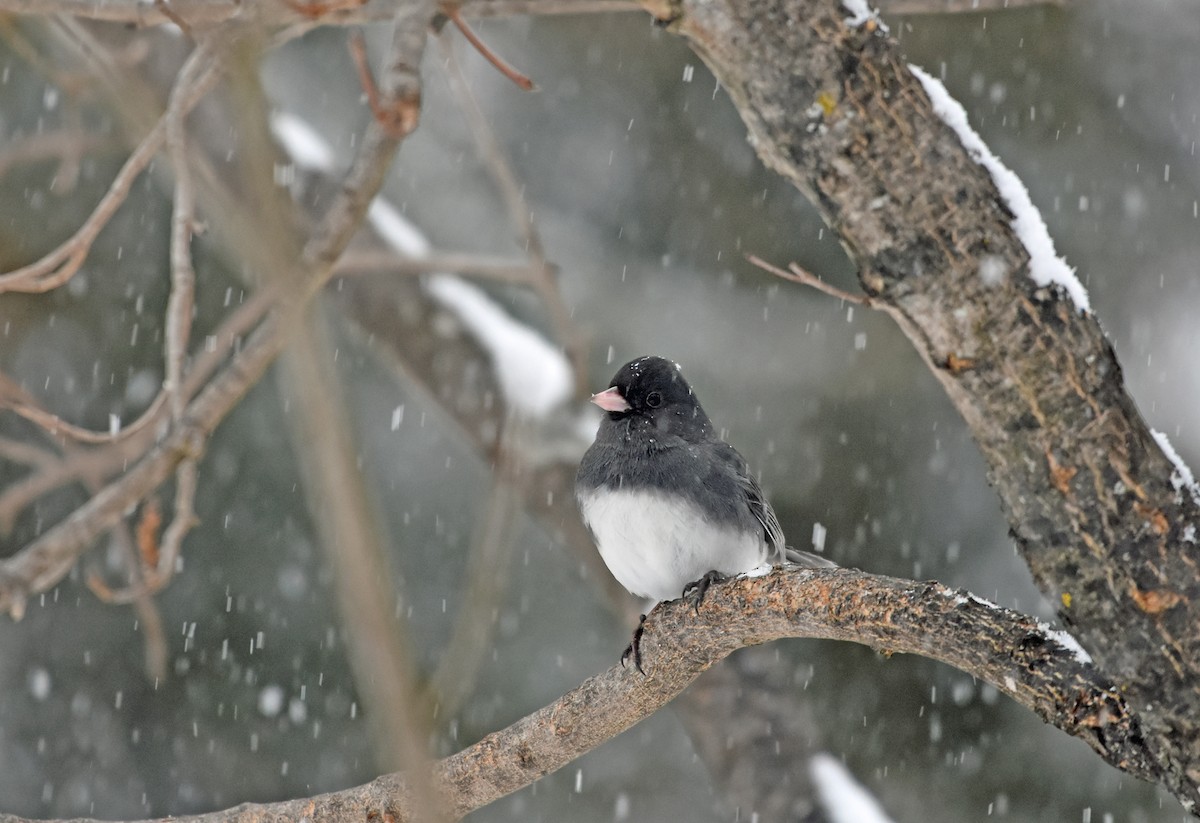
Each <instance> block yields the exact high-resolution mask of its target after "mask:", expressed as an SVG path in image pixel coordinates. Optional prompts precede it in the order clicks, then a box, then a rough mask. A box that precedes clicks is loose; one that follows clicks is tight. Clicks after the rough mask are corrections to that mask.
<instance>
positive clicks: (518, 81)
mask: <svg viewBox="0 0 1200 823" xmlns="http://www.w3.org/2000/svg"><path fill="white" fill-rule="evenodd" d="M445 13H446V16H447V17H449V18H450V22H452V23H453V24H454V27H455V28H457V29H458V30H459V31H460V32H462V36H463V37H465V38H467V42H468V43H470V44H471V45H472V46H474V47H475V51H477V52H479V53H480V54H481V55H483V59H485V60H487V61H488V62H489V63H491V64H492V66H493V67H495V69H496V71H498V72H500V73H501V74H503V75H504V76H505V77H507V78H508V79H509V80H511V81H512V82H513V83H514V84H515V85H516V86H517V87H518V88H520V89H523V90H525V91H536V90H537V86H535V85H534V84H533V81H532V80H530V79H529V78H528V77H526V76H525V75H524V74H522V73H521V72H519V71H517V70H516V69H514V68H513V67H512V66H510V65H509V64H508V63H506V62H505V61H504V58H502V57H501V56H500V55H498V54H496V52H494V51H492V50H491V48H489V47H488V45H487V43H485V42H483V40H481V39H480V37H479V35H478V34H476V33H475V31H474V29H472V28H471V27H470V26H469V25H467V21H466V20H464V19H463V16H462V15H461V14H459V13H458V9H456V8H455V7H454V6H446V7H445ZM443 42H444V41H443Z"/></svg>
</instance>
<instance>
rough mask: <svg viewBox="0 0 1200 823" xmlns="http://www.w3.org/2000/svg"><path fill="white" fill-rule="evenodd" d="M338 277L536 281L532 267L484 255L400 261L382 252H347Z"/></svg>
mask: <svg viewBox="0 0 1200 823" xmlns="http://www.w3.org/2000/svg"><path fill="white" fill-rule="evenodd" d="M336 271H337V274H338V275H339V276H340V275H348V276H350V275H358V274H368V273H386V274H398V275H420V274H435V273H438V272H454V273H455V274H461V275H464V276H466V277H474V278H478V279H480V280H493V281H495V282H498V283H510V284H518V285H532V284H533V283H535V282H536V281H537V279H538V274H537V273H536V272H535V270H534V267H533V266H532V265H531V264H530V263H529V262H528V261H525V260H516V259H514V260H505V259H504V258H499V257H494V256H492V255H486V254H470V253H467V252H446V253H438V252H434V253H433V254H432V255H430V256H429V257H421V258H415V257H403V256H401V255H399V254H396V253H395V252H393V251H388V250H385V249H380V250H370V251H348V252H346V253H345V254H344V255H342V258H341V259H340V260H339V261H338V264H337V268H336Z"/></svg>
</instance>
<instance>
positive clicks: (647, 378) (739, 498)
mask: <svg viewBox="0 0 1200 823" xmlns="http://www.w3.org/2000/svg"><path fill="white" fill-rule="evenodd" d="M592 402H593V403H595V404H596V405H597V406H599V407H600V408H602V409H604V411H605V412H607V414H605V416H604V419H603V420H601V422H600V429H599V431H598V432H597V433H596V440H595V442H594V443H593V444H592V446H591V448H589V449H588V450H587V453H586V454H584V456H583V460H582V462H581V463H580V464H579V473H578V474H577V475H576V477H575V496H576V498H577V499H578V501H579V509H580V512H581V513H582V515H583V520H584V523H586V524H587V527H588V529H589V530H590V531H591V533H592V537H593V538H594V539H595V541H596V546H597V547H598V548H599V549H600V556H601V557H603V558H604V562H605V564H606V565H607V566H608V569H609V571H611V572H612V574H613V577H615V578H616V579H617V582H618V583H620V584H621V585H622V586H624V587H625V588H626V589H627V590H629V592H630V593H632V594H635V595H638V596H640V597H648V598H652V599H654V600H672V599H674V598H676V597H681V596H688V597H690V598H692V600H693V603H694V604H695V606H696V608H697V609H698V608H699V605H700V601H701V600H702V599H703V597H704V593H705V591H706V590H707V589H708V587H709V586H710V585H711V584H712V583H714V582H717V581H720V580H724V579H726V578H728V577H730V576H732V575H736V574H741V573H743V572H750V571H755V570H758V569H763V570H765V569H766V568H767V567H768V565H774V564H779V563H783V562H785V561H792V562H796V563H800V564H802V565H808V566H832V565H835V564H833V563H831V562H830V561H828V560H825V559H824V558H822V557H819V556H817V555H813V554H809V553H808V552H799V551H796V550H794V549H790V548H787V547H786V546H785V543H784V537H783V530H782V529H781V528H780V527H779V519H778V518H777V517H776V516H775V512H774V510H773V509H772V508H771V504H770V503H768V502H767V500H766V498H765V497H764V496H763V493H762V489H761V488H760V487H759V485H758V482H757V481H756V480H755V479H754V476H753V475H752V474H751V473H750V470H749V467H748V466H747V465H746V460H745V459H744V458H743V457H742V456H741V455H740V454H739V453H738V451H737V450H736V449H735V448H734V447H733V446H731V445H729V444H728V443H726V442H725V441H724V440H722V439H721V438H720V437H719V436H717V434H716V432H714V431H713V425H712V422H711V421H710V420H709V419H708V415H707V414H705V413H704V409H703V408H702V407H701V406H700V401H699V400H697V399H696V395H695V393H694V392H693V391H692V389H691V386H689V385H688V383H687V381H686V380H684V378H683V375H682V374H681V373H680V370H679V366H678V365H676V364H675V363H672V362H671V361H670V360H667V359H665V358H662V357H639V358H638V359H636V360H631V361H630V362H628V363H626V364H625V365H624V366H622V367H621V368H620V370H619V371H618V372H617V373H616V375H615V376H614V377H613V379H612V382H611V383H610V384H609V388H608V389H606V390H604V391H602V392H599V393H598V394H595V395H593V396H592ZM642 621H643V622H644V621H645V615H643V616H642ZM641 633H642V625H641V623H639V625H638V628H637V630H636V631H635V632H634V637H633V642H632V643H630V645H629V648H627V649H626V650H625V654H624V655H622V656H621V661H622V662H624V661H625V660H626V659H627V658H628V657H629V655H631V654H632V655H633V658H634V662H635V664H636V665H637V667H638V669H641V651H640V649H639V641H640V639H641Z"/></svg>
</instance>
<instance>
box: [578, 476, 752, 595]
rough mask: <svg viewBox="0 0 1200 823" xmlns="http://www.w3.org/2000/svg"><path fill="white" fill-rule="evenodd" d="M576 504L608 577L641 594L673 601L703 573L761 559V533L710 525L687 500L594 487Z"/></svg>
mask: <svg viewBox="0 0 1200 823" xmlns="http://www.w3.org/2000/svg"><path fill="white" fill-rule="evenodd" d="M579 508H580V511H581V512H582V513H583V520H584V522H585V523H587V525H588V527H589V528H590V529H591V530H592V534H593V535H594V536H595V538H596V545H597V547H598V548H599V549H600V556H601V557H603V558H604V562H605V564H606V565H607V566H608V569H609V571H611V572H612V574H613V577H615V578H617V582H618V583H620V584H621V585H622V586H624V587H625V588H626V589H628V590H629V591H630V592H631V593H633V594H636V595H639V596H641V597H652V598H654V599H655V600H674V599H675V598H677V597H679V595H680V594H681V593H682V592H683V588H684V587H685V586H686V585H687V584H688V583H691V582H692V581H694V580H698V579H699V578H701V577H703V576H704V574H705V573H706V572H709V571H712V570H714V569H715V570H716V571H719V572H722V573H723V574H729V575H733V574H740V573H741V572H745V571H750V570H751V569H754V568H756V567H758V566H760V565H761V564H762V563H763V561H764V560H765V559H766V555H767V551H766V544H765V542H764V540H763V539H762V537H761V536H759V535H757V534H747V533H739V532H737V531H736V530H734V529H732V528H726V527H718V526H715V525H713V524H712V523H709V522H706V520H705V518H704V516H703V514H702V513H701V512H700V511H699V510H698V509H697V508H696V507H695V506H693V505H692V504H690V503H687V502H686V501H677V500H667V499H665V498H664V497H663V496H662V495H660V494H657V493H654V492H649V491H644V490H638V491H625V490H620V491H614V490H609V489H593V490H591V491H587V492H583V493H581V494H580V495H579Z"/></svg>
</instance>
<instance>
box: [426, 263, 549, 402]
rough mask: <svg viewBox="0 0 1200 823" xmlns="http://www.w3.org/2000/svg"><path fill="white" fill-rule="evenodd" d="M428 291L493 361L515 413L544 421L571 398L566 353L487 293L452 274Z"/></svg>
mask: <svg viewBox="0 0 1200 823" xmlns="http://www.w3.org/2000/svg"><path fill="white" fill-rule="evenodd" d="M426 287H427V288H428V289H429V293H430V294H432V295H433V296H434V298H436V299H437V300H438V302H440V303H441V304H442V305H443V306H445V307H446V308H448V309H450V310H451V311H453V312H454V313H455V314H456V315H458V319H459V320H461V321H462V324H463V325H464V326H466V327H467V330H468V331H470V332H471V334H472V335H474V337H475V339H476V340H478V341H479V344H480V345H481V346H483V347H484V348H485V349H487V351H488V353H489V354H490V355H491V356H492V365H493V366H494V367H495V369H496V379H497V380H498V381H499V383H500V390H501V391H502V392H503V393H504V399H505V400H507V401H508V404H509V406H511V407H512V409H513V411H515V412H517V413H518V414H520V415H523V416H525V417H529V418H533V419H541V418H544V417H545V416H546V415H548V414H549V413H550V412H551V411H553V410H554V409H555V408H557V407H558V406H560V405H562V404H563V403H565V402H566V401H567V399H568V398H569V397H570V396H571V386H572V383H573V378H572V376H571V367H570V366H569V365H568V364H567V359H566V358H565V357H564V356H563V354H562V352H560V351H558V350H557V349H555V348H553V347H551V346H550V344H549V343H547V342H546V340H545V338H543V337H542V336H541V335H540V334H538V333H537V332H535V331H533V330H532V329H531V328H529V327H528V326H525V325H522V324H521V323H518V322H517V321H516V320H513V319H512V317H510V316H509V315H508V314H507V313H506V312H505V311H504V309H502V308H500V307H499V306H498V305H496V303H495V302H493V301H492V299H491V298H490V297H488V295H487V293H486V292H484V291H483V289H481V288H479V287H478V286H474V285H472V284H470V283H468V282H466V281H465V280H463V279H461V278H458V277H455V276H454V275H452V274H438V275H434V276H433V277H431V278H429V282H428V283H427V284H426Z"/></svg>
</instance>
